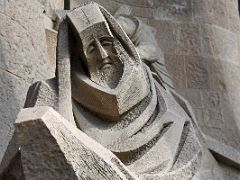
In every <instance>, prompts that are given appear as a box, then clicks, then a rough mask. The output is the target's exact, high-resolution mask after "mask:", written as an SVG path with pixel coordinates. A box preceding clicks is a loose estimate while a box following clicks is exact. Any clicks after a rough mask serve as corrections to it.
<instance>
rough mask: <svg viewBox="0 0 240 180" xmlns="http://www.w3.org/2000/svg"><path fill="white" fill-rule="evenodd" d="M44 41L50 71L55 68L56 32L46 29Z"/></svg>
mask: <svg viewBox="0 0 240 180" xmlns="http://www.w3.org/2000/svg"><path fill="white" fill-rule="evenodd" d="M46 41H47V50H48V57H49V62H50V68H51V71H53V72H54V71H55V68H56V47H57V31H55V30H53V29H46Z"/></svg>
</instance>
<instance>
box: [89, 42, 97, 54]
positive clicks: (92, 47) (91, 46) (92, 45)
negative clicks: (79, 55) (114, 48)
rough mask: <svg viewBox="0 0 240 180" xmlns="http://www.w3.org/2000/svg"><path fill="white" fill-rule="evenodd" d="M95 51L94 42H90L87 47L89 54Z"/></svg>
mask: <svg viewBox="0 0 240 180" xmlns="http://www.w3.org/2000/svg"><path fill="white" fill-rule="evenodd" d="M94 51H95V46H94V44H90V45H89V46H88V48H87V54H91V53H93V52H94Z"/></svg>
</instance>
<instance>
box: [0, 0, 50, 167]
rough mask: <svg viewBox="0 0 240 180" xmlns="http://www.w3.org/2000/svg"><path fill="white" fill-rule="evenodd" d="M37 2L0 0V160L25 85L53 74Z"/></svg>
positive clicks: (42, 10)
mask: <svg viewBox="0 0 240 180" xmlns="http://www.w3.org/2000/svg"><path fill="white" fill-rule="evenodd" d="M41 3H42V2H39V1H37V0H31V1H29V0H14V1H13V0H1V1H0V162H1V160H2V157H3V155H4V153H5V151H6V148H7V146H8V144H9V141H10V139H11V137H12V134H13V131H14V127H13V123H14V121H15V120H16V117H17V114H18V112H19V111H20V109H21V108H22V107H23V105H24V101H25V97H26V93H27V90H28V88H29V86H30V85H31V84H32V83H33V82H35V81H38V80H44V79H46V78H50V77H51V76H53V71H50V68H49V58H48V54H47V44H46V36H45V27H46V15H45V14H46V6H44V3H42V4H41Z"/></svg>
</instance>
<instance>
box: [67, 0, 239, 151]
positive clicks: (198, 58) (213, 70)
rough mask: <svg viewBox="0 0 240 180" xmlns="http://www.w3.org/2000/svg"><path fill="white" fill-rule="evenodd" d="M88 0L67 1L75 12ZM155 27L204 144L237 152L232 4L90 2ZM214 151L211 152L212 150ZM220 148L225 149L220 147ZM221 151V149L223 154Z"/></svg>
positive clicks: (225, 0) (217, 0) (214, 0)
mask: <svg viewBox="0 0 240 180" xmlns="http://www.w3.org/2000/svg"><path fill="white" fill-rule="evenodd" d="M86 1H88V0H71V1H70V2H71V4H70V7H71V8H74V7H76V6H78V5H79V4H80V3H82V2H86ZM95 1H96V2H98V3H99V4H101V5H103V6H104V7H105V8H106V9H108V10H109V11H110V12H112V13H114V12H115V11H116V10H117V9H118V8H119V7H120V6H121V5H123V4H125V5H129V6H130V7H131V8H132V10H133V15H135V16H137V17H139V18H140V19H142V20H143V21H144V22H146V23H147V24H149V25H151V26H153V27H155V28H157V34H156V38H157V40H158V42H159V45H160V47H161V49H162V50H163V52H164V55H165V61H166V66H167V69H168V71H169V73H170V74H171V75H172V77H173V81H174V84H175V87H176V90H177V91H178V92H179V93H180V94H181V95H183V96H184V97H185V98H186V99H187V100H188V101H189V102H190V104H191V105H192V107H193V109H194V111H195V114H196V116H197V120H198V123H199V125H200V127H201V129H202V131H203V132H204V134H205V135H206V139H207V140H210V139H212V138H213V139H215V140H217V141H218V145H220V146H221V145H227V146H224V147H227V149H226V151H227V153H229V155H230V154H235V155H236V154H238V152H240V138H239V137H240V132H239V129H240V93H239V92H240V59H239V53H240V51H239V50H240V33H239V32H240V23H239V14H238V2H237V0H161V1H160V0H95ZM212 146H214V145H212ZM213 148H214V147H213ZM220 149H224V148H223V146H221V147H220ZM223 151H224V150H223Z"/></svg>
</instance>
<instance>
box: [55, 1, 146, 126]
mask: <svg viewBox="0 0 240 180" xmlns="http://www.w3.org/2000/svg"><path fill="white" fill-rule="evenodd" d="M64 22H65V23H66V22H67V24H68V30H67V32H68V35H69V38H68V45H67V46H68V53H69V60H70V61H69V62H71V66H70V67H71V68H70V69H69V71H71V78H70V79H71V82H70V83H71V89H72V91H71V96H72V97H73V99H74V100H76V101H77V102H78V103H79V104H81V105H82V106H83V107H85V108H86V109H88V110H89V111H91V112H93V113H95V114H97V115H98V116H100V117H101V118H102V119H106V120H111V121H114V120H118V119H120V116H121V115H122V114H123V113H125V112H126V111H128V110H130V109H131V108H132V107H133V106H135V105H136V104H137V103H139V102H140V101H141V100H142V99H144V98H145V97H146V96H147V95H148V93H149V86H148V81H147V76H146V74H145V70H144V68H143V66H142V63H141V60H140V58H139V55H138V53H137V52H136V50H135V48H134V45H133V44H132V43H131V41H130V40H129V39H128V37H127V35H126V34H125V33H124V32H123V30H122V29H121V27H120V26H119V25H118V24H117V22H116V21H115V19H114V18H113V17H112V16H111V15H110V14H109V13H108V12H107V11H106V10H105V9H104V8H102V7H101V6H99V5H98V4H96V3H90V4H87V5H84V6H81V7H79V8H76V9H74V10H73V11H71V12H70V13H68V14H67V18H66V19H65V20H64V21H63V22H62V23H64ZM60 30H61V28H60ZM60 34H61V33H59V38H58V40H61V37H60ZM60 47H63V45H61V44H59V43H58V49H59V48H60ZM58 51H59V50H58ZM59 60H60V59H58V60H57V61H59ZM60 61H61V60H60ZM58 64H59V65H61V63H58ZM58 69H62V68H59V67H58ZM65 70H66V69H65ZM59 73H60V72H58V73H57V74H58V75H59ZM62 73H63V72H62ZM65 74H66V73H65ZM67 74H69V73H67ZM64 78H66V77H64ZM59 87H60V86H59Z"/></svg>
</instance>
